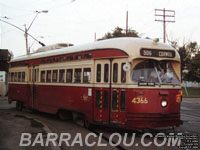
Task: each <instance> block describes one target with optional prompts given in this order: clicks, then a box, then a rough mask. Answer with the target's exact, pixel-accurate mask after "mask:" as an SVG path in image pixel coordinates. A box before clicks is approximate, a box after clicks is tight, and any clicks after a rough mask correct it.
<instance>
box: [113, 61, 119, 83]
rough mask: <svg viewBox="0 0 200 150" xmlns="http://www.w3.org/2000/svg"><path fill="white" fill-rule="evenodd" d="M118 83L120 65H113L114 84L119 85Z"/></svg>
mask: <svg viewBox="0 0 200 150" xmlns="http://www.w3.org/2000/svg"><path fill="white" fill-rule="evenodd" d="M117 81H118V63H114V64H113V82H114V83H117Z"/></svg>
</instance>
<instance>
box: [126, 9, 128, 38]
mask: <svg viewBox="0 0 200 150" xmlns="http://www.w3.org/2000/svg"><path fill="white" fill-rule="evenodd" d="M127 34H128V11H127V12H126V35H127Z"/></svg>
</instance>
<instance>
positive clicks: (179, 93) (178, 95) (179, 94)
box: [176, 90, 183, 103]
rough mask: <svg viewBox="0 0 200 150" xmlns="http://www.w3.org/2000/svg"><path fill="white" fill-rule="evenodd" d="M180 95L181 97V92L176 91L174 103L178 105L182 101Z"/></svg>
mask: <svg viewBox="0 0 200 150" xmlns="http://www.w3.org/2000/svg"><path fill="white" fill-rule="evenodd" d="M182 95H183V91H181V90H180V91H178V93H177V94H176V102H177V103H180V102H181V101H182Z"/></svg>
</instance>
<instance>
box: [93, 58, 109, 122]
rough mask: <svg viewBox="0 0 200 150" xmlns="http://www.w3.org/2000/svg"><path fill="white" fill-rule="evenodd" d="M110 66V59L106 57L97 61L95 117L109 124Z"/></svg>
mask: <svg viewBox="0 0 200 150" xmlns="http://www.w3.org/2000/svg"><path fill="white" fill-rule="evenodd" d="M109 66H110V61H109V60H105V59H104V60H96V61H95V88H94V97H93V98H94V101H93V102H94V103H93V108H94V109H93V110H94V111H93V119H94V121H95V122H97V123H100V124H108V123H109V120H110V118H109V117H110V115H109V113H110V112H109V111H110V110H109V108H110V84H109V72H110V70H109Z"/></svg>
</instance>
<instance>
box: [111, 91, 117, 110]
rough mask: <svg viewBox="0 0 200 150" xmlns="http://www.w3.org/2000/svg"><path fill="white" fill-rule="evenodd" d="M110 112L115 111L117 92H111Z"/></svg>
mask: <svg viewBox="0 0 200 150" xmlns="http://www.w3.org/2000/svg"><path fill="white" fill-rule="evenodd" d="M112 110H117V91H113V92H112Z"/></svg>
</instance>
